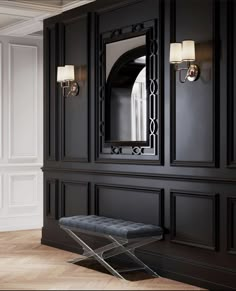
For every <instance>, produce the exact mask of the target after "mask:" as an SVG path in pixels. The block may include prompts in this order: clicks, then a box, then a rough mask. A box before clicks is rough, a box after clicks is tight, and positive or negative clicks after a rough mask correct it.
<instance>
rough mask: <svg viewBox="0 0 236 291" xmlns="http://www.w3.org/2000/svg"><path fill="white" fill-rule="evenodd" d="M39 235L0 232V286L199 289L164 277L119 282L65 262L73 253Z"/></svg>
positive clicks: (37, 231) (48, 288) (34, 232)
mask: <svg viewBox="0 0 236 291" xmlns="http://www.w3.org/2000/svg"><path fill="white" fill-rule="evenodd" d="M40 237H41V232H40V231H39V230H33V231H18V232H5V233H0V289H1V290H122V289H123V290H201V289H200V288H198V287H193V286H190V285H186V284H183V283H179V282H175V281H171V280H168V279H165V278H151V279H150V278H148V279H140V277H139V276H138V277H137V281H127V282H122V281H120V280H119V279H116V278H114V277H112V276H111V275H109V274H105V273H102V272H98V271H95V270H93V269H88V268H85V267H81V266H78V265H72V264H69V263H67V262H66V261H67V260H68V259H72V258H75V257H76V256H77V255H75V254H73V253H70V252H65V251H62V250H58V249H55V248H50V247H47V246H43V245H41V244H40ZM135 276H137V275H135ZM135 280H136V278H135Z"/></svg>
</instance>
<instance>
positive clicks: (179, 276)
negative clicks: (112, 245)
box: [41, 239, 235, 290]
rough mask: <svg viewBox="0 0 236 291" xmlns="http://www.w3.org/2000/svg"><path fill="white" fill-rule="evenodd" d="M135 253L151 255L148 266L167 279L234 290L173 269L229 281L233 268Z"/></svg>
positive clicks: (61, 246)
mask: <svg viewBox="0 0 236 291" xmlns="http://www.w3.org/2000/svg"><path fill="white" fill-rule="evenodd" d="M41 243H42V244H43V245H47V246H50V247H54V248H59V249H62V250H64V251H69V252H74V253H77V254H82V249H80V248H77V247H74V246H71V245H66V244H63V243H57V242H54V241H51V240H47V239H46V240H45V239H42V240H41ZM136 253H137V254H138V255H139V256H140V257H142V258H143V259H144V261H146V262H147V261H148V258H150V257H151V258H152V260H151V261H150V260H149V261H150V263H148V264H149V265H150V267H152V268H153V269H154V270H156V272H157V273H158V274H160V275H161V276H163V277H166V278H168V279H172V280H176V281H179V282H184V283H186V284H191V285H195V286H199V287H201V288H208V289H209V290H235V288H234V287H233V286H227V285H224V284H218V283H216V282H212V281H208V280H204V279H201V278H199V277H194V276H191V275H190V274H188V275H187V274H183V273H180V272H175V270H179V269H178V268H177V266H176V264H178V265H179V266H181V267H182V268H183V269H184V268H189V267H190V266H191V268H195V269H196V272H194V273H195V274H198V270H201V272H204V271H207V272H212V274H213V276H214V277H215V278H217V277H216V276H217V275H216V274H217V272H219V273H225V274H226V275H227V276H232V280H231V282H232V281H233V278H234V277H235V272H234V271H233V270H228V269H224V268H220V267H219V268H216V267H214V268H213V267H211V266H206V265H201V264H195V262H192V261H188V260H183V259H182V258H179V259H177V258H174V257H173V258H172V257H169V256H165V255H161V254H156V253H152V252H147V251H145V250H139V251H136ZM119 260H120V261H123V262H126V261H125V260H124V259H123V258H120V259H119ZM168 264H169V265H170V264H171V265H172V266H173V270H169V269H168ZM174 269H175V270H174Z"/></svg>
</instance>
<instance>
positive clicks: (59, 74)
mask: <svg viewBox="0 0 236 291" xmlns="http://www.w3.org/2000/svg"><path fill="white" fill-rule="evenodd" d="M64 75H65V67H57V82H59V83H60V82H64V81H65V78H64Z"/></svg>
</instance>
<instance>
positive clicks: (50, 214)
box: [44, 179, 59, 219]
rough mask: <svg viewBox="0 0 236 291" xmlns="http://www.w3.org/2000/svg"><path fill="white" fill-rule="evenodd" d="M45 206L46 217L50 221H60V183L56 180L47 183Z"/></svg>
mask: <svg viewBox="0 0 236 291" xmlns="http://www.w3.org/2000/svg"><path fill="white" fill-rule="evenodd" d="M44 199H45V205H46V216H47V218H49V219H58V213H59V193H58V181H57V180H55V179H49V180H47V181H46V191H45V197H44Z"/></svg>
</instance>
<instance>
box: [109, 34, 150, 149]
mask: <svg viewBox="0 0 236 291" xmlns="http://www.w3.org/2000/svg"><path fill="white" fill-rule="evenodd" d="M146 55H147V51H146V36H144V35H142V36H138V37H133V38H129V39H125V40H120V41H116V42H112V43H108V44H106V94H105V139H106V142H110V143H117V144H119V143H120V144H124V145H125V144H127V145H132V144H142V143H143V144H144V143H146V142H147V124H148V120H147V110H148V106H147V82H146V80H147V70H146V67H147V64H146V59H147V58H146Z"/></svg>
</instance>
